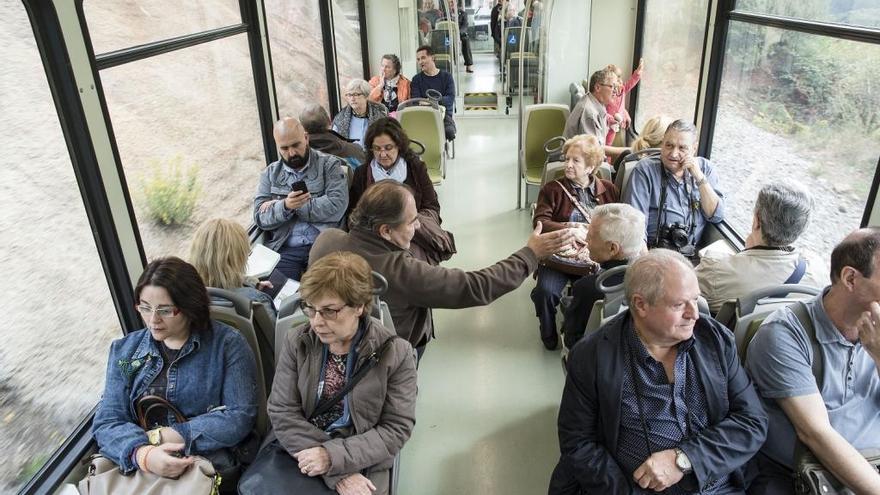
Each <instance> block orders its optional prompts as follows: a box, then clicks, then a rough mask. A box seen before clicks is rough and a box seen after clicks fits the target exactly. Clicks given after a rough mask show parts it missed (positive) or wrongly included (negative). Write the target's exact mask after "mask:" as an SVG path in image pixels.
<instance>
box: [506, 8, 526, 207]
mask: <svg viewBox="0 0 880 495" xmlns="http://www.w3.org/2000/svg"><path fill="white" fill-rule="evenodd" d="M531 7H532V0H526V4H525V9H524V10H523V20H522V23H521V24H520V26H519V74H517V84H518V86H517V90H518V91H519V110H518V111H517V112H516V113H517V115H518V116H517V122H519V133H518V134H519V136H518V139H519V153H517V167H516V168H517V170H516V180H517V187H516V191H517V195H516V207H517V208H522V195H523V194H522V189H523V186H522V182H523V181H522V175H523V172H522V170H523V161H525V155H524V153H523V151H524V150H523V110H524V108H523V66H524V64H523V45H525V42H524V38H523V36H525V33H526V29H528V28H527V26H528V19H529V10H530V9H531ZM506 41H507V40H505V42H506ZM507 76H508V77H510V74H508V75H507ZM525 187H526V192H528V187H529V186H528V183H526V186H525ZM528 200H529V196H528V194H526V201H528Z"/></svg>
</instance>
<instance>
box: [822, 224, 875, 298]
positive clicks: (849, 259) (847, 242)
mask: <svg viewBox="0 0 880 495" xmlns="http://www.w3.org/2000/svg"><path fill="white" fill-rule="evenodd" d="M877 249H880V227H866V228H864V229H859V230H857V231H855V232H853V233H852V234H850V235H848V236H846V238H844V239H843V240H842V241H840V244H838V245H837V246H834V251H831V283H832V284H835V283H837V281H839V280H840V271H841V270H843V267H845V266H849V267H852V268H855V269H856V270H858V271H859V273H861V274H862V276H863V277H870V276H871V275H872V274H873V273H874V254H876V253H877Z"/></svg>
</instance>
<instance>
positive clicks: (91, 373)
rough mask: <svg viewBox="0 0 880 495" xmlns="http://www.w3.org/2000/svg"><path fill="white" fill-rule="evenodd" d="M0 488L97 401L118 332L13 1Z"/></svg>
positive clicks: (6, 92)
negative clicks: (109, 352)
mask: <svg viewBox="0 0 880 495" xmlns="http://www.w3.org/2000/svg"><path fill="white" fill-rule="evenodd" d="M0 11H2V12H3V15H0V33H2V34H3V38H4V46H5V48H6V49H7V51H6V52H5V53H6V54H7V55H6V56H5V57H4V61H3V65H2V68H0V108H2V109H3V111H2V112H0V142H2V145H0V148H2V149H3V158H2V166H0V228H2V232H3V234H2V235H3V242H2V243H0V273H2V274H3V277H2V279H0V312H2V314H3V323H2V324H0V341H2V342H3V346H2V348H0V456H2V458H3V462H2V463H0V492H2V493H16V492H17V491H18V490H19V489H20V488H21V487H22V485H24V484H25V483H27V482H28V481H29V480H30V479H31V478H32V477H33V476H34V474H36V472H37V471H38V470H39V469H40V468H41V467H42V466H43V464H44V463H45V462H46V461H47V460H48V459H49V457H50V456H51V455H52V453H53V452H54V451H55V450H56V449H57V448H58V447H59V446H60V445H61V443H62V442H63V441H64V440H65V438H66V437H67V436H68V435H70V433H71V432H72V431H73V430H74V428H76V426H77V425H78V424H79V423H80V422H81V421H82V420H83V419H84V418H85V416H86V415H87V414H88V412H89V411H90V410H91V409H92V408H93V407H94V406H95V404H97V403H98V400H99V399H100V397H101V392H102V390H103V387H104V374H105V372H106V367H107V353H108V351H109V349H110V342H111V341H112V340H113V339H115V338H119V337H121V336H122V332H121V329H120V323H119V318H118V317H117V315H116V310H115V308H114V306H113V299H112V297H111V296H110V290H109V288H108V286H107V281H106V278H105V276H104V270H103V267H102V265H101V260H100V258H99V257H98V251H97V248H96V246H95V240H94V237H93V236H92V229H91V226H90V225H89V221H88V218H87V216H86V212H85V208H84V206H83V201H82V197H81V196H80V191H79V188H78V185H77V182H76V177H75V176H74V172H73V167H72V165H71V162H70V157H69V155H68V151H67V144H66V142H65V139H64V136H63V134H62V131H61V126H60V125H59V122H58V115H57V113H56V110H55V106H54V104H53V101H52V94H51V93H50V91H49V86H48V84H47V82H46V73H45V71H44V69H43V65H42V61H41V59H40V54H39V52H38V50H37V47H36V43H35V41H34V35H33V31H32V29H31V25H30V23H29V21H28V17H27V14H26V13H25V10H24V6H23V4H22V2H6V3H4V4H3V7H2V8H0Z"/></svg>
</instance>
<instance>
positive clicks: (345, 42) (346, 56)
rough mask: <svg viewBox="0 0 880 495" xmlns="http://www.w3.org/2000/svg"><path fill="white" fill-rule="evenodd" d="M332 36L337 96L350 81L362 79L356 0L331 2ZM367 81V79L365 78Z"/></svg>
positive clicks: (358, 17) (362, 65)
mask: <svg viewBox="0 0 880 495" xmlns="http://www.w3.org/2000/svg"><path fill="white" fill-rule="evenodd" d="M331 5H332V7H333V36H334V37H335V40H336V68H337V69H338V74H339V86H340V87H339V94H340V95H341V94H344V93H345V91H343V89H344V88H345V85H346V84H348V82H349V81H351V80H352V79H363V78H364V57H363V52H362V50H361V24H360V15H359V14H358V0H333V1H332V3H331ZM367 80H369V78H367Z"/></svg>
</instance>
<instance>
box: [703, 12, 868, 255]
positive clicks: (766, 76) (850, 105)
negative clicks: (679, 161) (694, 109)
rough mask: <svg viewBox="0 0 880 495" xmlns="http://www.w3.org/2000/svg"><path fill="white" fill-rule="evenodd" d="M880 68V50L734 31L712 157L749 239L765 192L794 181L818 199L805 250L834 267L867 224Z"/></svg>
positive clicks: (776, 32) (736, 222)
mask: <svg viewBox="0 0 880 495" xmlns="http://www.w3.org/2000/svg"><path fill="white" fill-rule="evenodd" d="M878 63H880V46H878V45H869V44H865V43H857V42H853V41H845V40H836V39H830V38H825V37H822V36H812V35H807V34H802V33H797V32H792V31H783V30H780V29H775V28H768V27H763V26H757V25H750V24H744V23H732V24H731V27H730V32H729V36H728V44H727V52H726V55H725V66H724V75H723V79H722V84H721V97H720V101H719V107H718V116H717V120H716V127H715V135H714V138H713V146H712V159H713V161H716V162H717V164H718V165H719V167H718V170H719V175H720V177H721V187H722V188H723V190H724V192H725V194H726V195H727V202H728V204H727V207H726V208H725V211H726V212H727V216H728V222H730V223H731V224H732V225H733V226H734V227H735V228H736V229H737V230H738V231H739V232H740V233H747V232H748V231H749V230H750V228H751V221H752V206H753V204H754V200H755V197H756V196H757V192H758V189H760V187H761V186H762V185H763V184H765V183H767V182H771V181H781V182H784V181H787V180H791V179H796V180H798V181H801V182H802V183H804V184H805V185H806V186H807V187H808V189H809V190H810V191H812V193H813V195H814V197H815V200H816V210H815V211H814V214H813V218H812V220H811V223H810V226H809V227H808V229H807V231H806V232H805V234H804V235H803V236H802V238H801V240H800V244H801V245H803V246H804V247H805V248H807V249H808V250H811V251H813V252H814V253H817V254H819V255H820V256H821V257H822V258H823V259H824V260H825V262H826V263H828V260H829V258H830V254H831V250H832V248H833V247H834V245H835V244H837V243H838V242H839V241H840V240H841V239H842V238H843V237H844V236H845V235H846V234H847V233H849V232H850V231H852V230H853V229H855V228H857V227H858V226H859V223H860V221H861V218H862V213H863V210H864V208H865V202H866V197H867V194H868V188H869V187H870V184H871V181H872V178H873V175H874V169H875V166H876V163H877V156H878V154H880V148H878V145H877V143H878V142H880V134H878V133H877V129H878V128H880V100H878V99H877V97H876V90H875V89H874V88H873V87H872V84H873V83H874V77H873V76H872V74H871V72H872V71H873V70H874V69H873V67H876V66H877V64H878Z"/></svg>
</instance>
